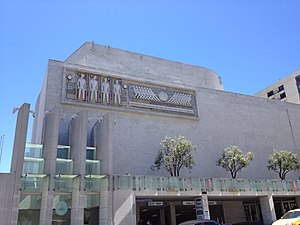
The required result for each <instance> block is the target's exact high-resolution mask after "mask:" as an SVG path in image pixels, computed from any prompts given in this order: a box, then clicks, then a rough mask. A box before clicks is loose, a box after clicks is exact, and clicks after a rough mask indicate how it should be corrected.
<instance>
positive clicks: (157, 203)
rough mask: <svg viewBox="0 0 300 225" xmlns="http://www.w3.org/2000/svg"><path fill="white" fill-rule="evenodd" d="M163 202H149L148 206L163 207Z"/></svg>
mask: <svg viewBox="0 0 300 225" xmlns="http://www.w3.org/2000/svg"><path fill="white" fill-rule="evenodd" d="M162 205H164V203H163V202H148V206H162Z"/></svg>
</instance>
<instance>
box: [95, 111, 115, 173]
mask: <svg viewBox="0 0 300 225" xmlns="http://www.w3.org/2000/svg"><path fill="white" fill-rule="evenodd" d="M94 140H95V143H94V144H95V147H96V158H97V159H98V160H100V161H101V169H100V171H101V174H107V175H112V174H113V115H112V114H111V113H107V114H105V115H104V116H103V117H102V120H101V121H98V122H97V123H96V124H95V127H94Z"/></svg>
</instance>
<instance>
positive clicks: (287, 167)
mask: <svg viewBox="0 0 300 225" xmlns="http://www.w3.org/2000/svg"><path fill="white" fill-rule="evenodd" d="M268 163H269V165H268V166H267V168H268V170H273V171H275V172H276V173H278V175H279V177H280V179H282V180H285V176H286V174H287V173H288V172H290V171H292V170H299V169H300V164H299V159H298V156H297V154H294V153H293V152H290V151H286V150H280V151H277V150H276V149H274V151H273V154H272V155H270V158H269V161H268Z"/></svg>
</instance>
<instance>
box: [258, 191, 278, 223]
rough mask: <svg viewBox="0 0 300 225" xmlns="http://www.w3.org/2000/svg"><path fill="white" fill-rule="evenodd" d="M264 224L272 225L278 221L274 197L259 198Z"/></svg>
mask: <svg viewBox="0 0 300 225" xmlns="http://www.w3.org/2000/svg"><path fill="white" fill-rule="evenodd" d="M259 202H260V207H261V211H262V216H263V222H264V224H271V223H272V222H273V221H275V220H276V214H275V208H274V202H273V197H272V195H268V196H263V197H260V198H259Z"/></svg>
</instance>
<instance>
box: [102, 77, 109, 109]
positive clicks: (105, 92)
mask: <svg viewBox="0 0 300 225" xmlns="http://www.w3.org/2000/svg"><path fill="white" fill-rule="evenodd" d="M101 94H102V102H105V103H107V104H109V82H108V81H107V78H104V80H103V83H102V85H101Z"/></svg>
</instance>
